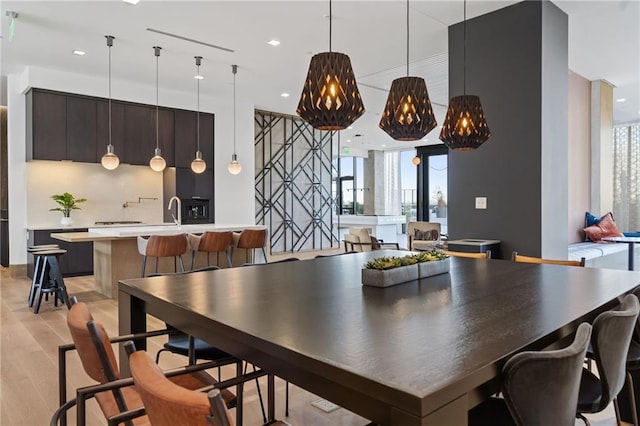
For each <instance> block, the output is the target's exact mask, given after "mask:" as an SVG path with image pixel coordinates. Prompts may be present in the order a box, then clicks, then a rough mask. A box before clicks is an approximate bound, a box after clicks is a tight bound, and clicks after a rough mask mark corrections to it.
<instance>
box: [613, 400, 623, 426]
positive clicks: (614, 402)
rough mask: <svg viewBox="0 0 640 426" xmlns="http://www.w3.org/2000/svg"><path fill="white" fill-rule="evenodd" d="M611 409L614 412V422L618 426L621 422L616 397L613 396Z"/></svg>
mask: <svg viewBox="0 0 640 426" xmlns="http://www.w3.org/2000/svg"><path fill="white" fill-rule="evenodd" d="M613 409H614V410H615V412H616V424H617V425H618V426H620V425H621V424H622V420H620V406H619V405H618V398H617V397H616V398H613Z"/></svg>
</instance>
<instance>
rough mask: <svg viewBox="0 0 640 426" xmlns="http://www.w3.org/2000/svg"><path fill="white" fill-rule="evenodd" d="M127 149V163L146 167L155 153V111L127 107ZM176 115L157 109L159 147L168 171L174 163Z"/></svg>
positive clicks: (125, 108) (125, 127) (143, 107)
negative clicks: (174, 117)
mask: <svg viewBox="0 0 640 426" xmlns="http://www.w3.org/2000/svg"><path fill="white" fill-rule="evenodd" d="M124 115H125V123H124V146H125V158H126V159H127V160H128V161H127V162H128V163H130V164H134V165H140V166H145V165H148V164H149V160H151V157H153V156H154V155H155V149H156V108H155V107H150V106H146V105H125V107H124ZM173 129H174V125H173V111H171V110H168V109H165V108H160V109H158V146H159V147H160V149H161V151H162V157H163V158H164V160H165V161H166V162H167V167H172V166H173V165H174V164H175V161H174V152H173V151H174V143H173V139H174V130H173Z"/></svg>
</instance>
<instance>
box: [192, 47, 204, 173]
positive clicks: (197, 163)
mask: <svg viewBox="0 0 640 426" xmlns="http://www.w3.org/2000/svg"><path fill="white" fill-rule="evenodd" d="M195 58H196V69H197V70H198V75H197V76H196V81H197V82H198V116H197V117H198V120H197V126H198V128H197V131H196V133H197V140H198V149H196V158H194V159H193V161H192V162H191V171H193V173H197V174H200V173H202V172H204V171H205V170H206V169H207V163H205V161H204V160H203V159H202V152H200V80H201V79H202V77H201V76H200V65H201V64H202V56H196V57H195Z"/></svg>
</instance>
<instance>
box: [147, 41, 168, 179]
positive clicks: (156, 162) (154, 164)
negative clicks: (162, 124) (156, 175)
mask: <svg viewBox="0 0 640 426" xmlns="http://www.w3.org/2000/svg"><path fill="white" fill-rule="evenodd" d="M160 49H162V47H159V46H153V51H154V54H155V55H156V150H155V155H154V156H153V157H152V158H151V160H150V161H149V167H151V170H153V171H154V172H161V171H163V170H164V168H165V167H167V162H166V161H164V158H162V152H161V151H160V135H159V133H158V58H159V57H160Z"/></svg>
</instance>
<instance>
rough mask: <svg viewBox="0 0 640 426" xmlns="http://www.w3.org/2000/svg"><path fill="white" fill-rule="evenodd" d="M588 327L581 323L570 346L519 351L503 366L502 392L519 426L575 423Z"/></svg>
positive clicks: (587, 339)
mask: <svg viewBox="0 0 640 426" xmlns="http://www.w3.org/2000/svg"><path fill="white" fill-rule="evenodd" d="M590 336H591V326H590V325H589V324H587V323H582V324H580V326H579V327H578V330H577V332H576V335H575V337H574V339H573V343H571V345H570V346H568V347H566V348H564V349H559V350H553V351H537V352H521V353H519V354H517V355H515V356H513V357H512V358H511V359H510V360H509V361H507V363H506V364H505V366H504V368H503V369H502V378H503V384H502V386H503V393H504V398H505V402H506V404H507V407H508V408H509V412H510V413H511V417H512V418H513V420H514V421H515V423H516V425H518V426H531V425H557V426H569V425H574V424H575V417H576V406H577V403H578V390H579V388H580V378H581V376H582V364H583V361H584V356H585V353H586V351H587V346H588V345H589V337H590Z"/></svg>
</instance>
